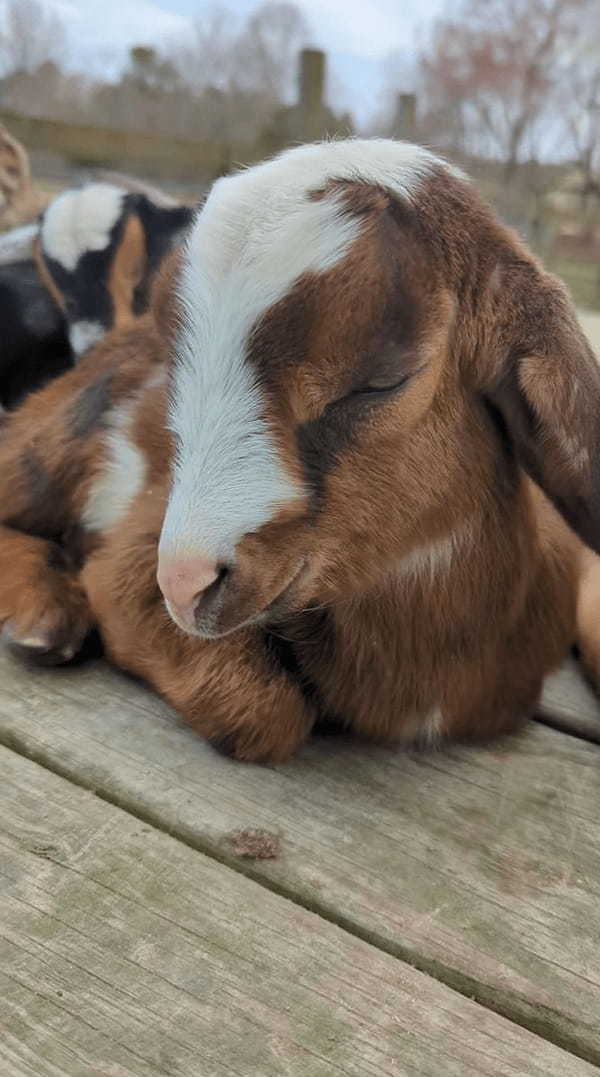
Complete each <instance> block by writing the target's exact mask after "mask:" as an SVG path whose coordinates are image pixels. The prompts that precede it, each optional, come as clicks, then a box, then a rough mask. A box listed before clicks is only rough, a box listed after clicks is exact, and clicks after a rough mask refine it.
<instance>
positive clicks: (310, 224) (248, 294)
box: [161, 140, 439, 562]
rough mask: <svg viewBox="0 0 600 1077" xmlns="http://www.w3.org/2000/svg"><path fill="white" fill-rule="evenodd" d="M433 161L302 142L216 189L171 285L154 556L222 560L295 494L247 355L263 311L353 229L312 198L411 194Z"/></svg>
mask: <svg viewBox="0 0 600 1077" xmlns="http://www.w3.org/2000/svg"><path fill="white" fill-rule="evenodd" d="M433 164H439V162H437V159H436V158H434V157H433V156H432V155H431V154H429V153H427V152H426V151H425V150H421V149H419V148H418V147H415V146H410V145H408V144H406V143H394V142H387V141H383V140H372V141H371V140H370V141H364V140H352V141H347V142H332V143H321V144H318V145H310V146H302V147H299V148H297V149H294V150H290V151H288V152H286V153H284V154H282V155H281V156H280V157H277V158H275V160H273V161H270V162H267V163H266V164H263V165H259V166H258V167H256V168H252V169H249V170H248V171H246V172H242V173H240V174H238V175H234V176H232V177H228V178H226V179H222V180H219V181H218V182H217V183H216V184H215V185H214V187H213V188H212V191H211V193H210V196H209V198H208V200H207V202H206V204H205V206H204V208H203V209H202V211H201V212H200V214H199V215H198V217H197V219H196V222H195V225H194V227H193V229H192V232H191V235H190V238H189V240H188V243H187V247H186V251H185V257H184V266H183V271H182V277H181V282H180V288H179V300H180V304H179V305H180V316H181V322H182V328H181V332H180V335H179V340H178V344H177V348H176V362H175V368H174V391H173V402H172V409H171V429H172V431H173V433H174V435H175V442H176V446H177V454H176V461H175V466H174V475H173V487H172V494H171V498H170V503H169V507H168V510H167V514H166V517H165V523H164V527H163V533H162V537H161V552H163V553H165V554H168V555H169V556H175V557H177V556H185V555H190V554H192V553H195V552H201V553H202V554H203V555H204V556H207V557H211V558H214V560H216V561H217V562H218V561H226V560H228V559H229V558H230V557H232V555H233V551H234V549H235V546H236V545H237V543H238V542H239V541H240V539H241V538H242V537H243V536H244V535H245V534H248V533H250V532H253V531H256V530H258V528H260V527H261V526H262V525H264V524H265V523H266V522H267V521H268V520H269V519H270V518H271V517H272V516H273V514H274V512H276V510H277V508H278V507H280V506H281V505H282V504H284V503H286V502H289V501H290V500H293V499H294V498H296V497H298V496H300V495H301V494H302V492H303V491H301V490H299V489H298V488H297V487H296V486H295V484H294V483H293V482H292V481H291V479H290V477H289V476H288V475H287V474H286V472H285V471H284V469H283V466H282V464H281V462H280V460H279V459H278V456H277V451H276V448H275V445H274V443H273V439H272V437H271V434H270V431H269V428H268V425H267V423H266V422H265V420H264V418H263V408H264V400H263V398H262V394H261V389H260V386H259V385H258V383H257V380H256V376H255V371H253V369H252V366H251V364H249V363H248V362H247V358H246V352H247V345H248V339H249V335H250V333H251V330H252V327H253V326H254V325H255V324H256V323H257V321H258V319H259V318H260V317H261V315H263V314H264V313H265V312H267V311H268V310H269V309H270V308H271V307H272V306H273V305H274V304H275V303H277V302H278V300H280V299H282V298H283V297H284V296H285V295H286V294H287V293H288V292H289V291H290V289H291V288H292V287H293V285H294V284H295V283H296V282H297V281H298V279H299V278H300V277H301V276H302V275H303V274H305V273H324V272H326V271H327V270H328V269H331V268H332V267H333V266H334V265H336V264H337V263H338V262H340V261H341V260H342V259H343V258H344V257H345V256H346V255H347V253H348V252H349V250H350V248H351V247H352V245H353V244H354V242H355V240H356V239H357V238H358V236H359V234H360V230H361V227H362V225H361V221H360V219H359V218H357V217H352V216H351V215H350V214H348V213H347V212H346V211H345V207H344V203H343V201H342V200H341V197H340V195H339V194H335V193H331V194H329V195H327V196H326V197H322V198H320V199H314V198H311V196H310V195H311V192H314V191H318V190H319V189H322V188H323V187H325V186H326V185H327V183H328V182H329V181H331V180H336V179H350V180H357V181H361V180H362V181H364V182H367V183H370V184H377V185H381V186H385V187H387V188H388V189H392V190H395V191H396V192H397V193H399V194H401V195H402V196H403V197H404V198H410V196H411V194H413V193H414V191H415V189H416V188H417V187H418V185H419V183H420V182H421V181H422V179H423V178H424V177H425V176H426V175H427V174H428V173H429V172H430V171H431V168H432V165H433Z"/></svg>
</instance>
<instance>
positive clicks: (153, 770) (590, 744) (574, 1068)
mask: <svg viewBox="0 0 600 1077" xmlns="http://www.w3.org/2000/svg"><path fill="white" fill-rule="evenodd" d="M585 324H586V329H587V330H588V331H590V326H591V329H592V330H593V328H594V325H595V326H596V328H597V329H598V340H600V318H598V319H597V324H596V322H594V319H593V317H592V319H591V321H590V322H588V323H585ZM590 335H591V336H593V333H592V332H590ZM0 926H1V931H0V936H1V939H0V979H1V981H2V986H1V988H0V1073H1V1074H2V1075H3V1077H21V1075H31V1077H46V1075H48V1077H50V1075H52V1077H87V1075H89V1074H106V1075H107V1077H108V1075H110V1077H130V1075H136V1077H146V1075H149V1077H155V1075H160V1074H169V1075H171V1074H173V1075H181V1077H229V1075H231V1077H272V1075H281V1077H328V1075H332V1077H335V1075H348V1077H388V1075H389V1077H413V1075H414V1077H421V1075H423V1077H471V1075H473V1077H478V1075H486V1077H496V1075H507V1077H517V1075H519V1077H554V1075H556V1077H580V1075H581V1077H584V1075H591V1074H598V1075H600V703H599V701H598V699H597V698H596V696H595V695H594V693H593V692H592V691H591V690H590V688H589V687H588V686H587V685H586V684H585V681H584V680H583V678H582V675H581V673H580V670H579V668H578V667H577V665H576V664H575V662H574V661H573V660H569V662H567V663H566V664H565V666H564V667H563V669H562V670H561V671H560V672H559V673H558V674H556V675H555V676H554V677H552V678H550V679H549V680H548V682H547V685H546V690H545V692H544V696H543V699H542V702H541V704H540V709H539V716H538V718H537V719H536V720H534V721H531V722H530V723H529V724H528V725H527V727H526V728H525V729H524V730H523V731H522V732H521V733H519V734H518V735H515V736H513V737H508V738H505V739H503V740H499V741H497V742H495V743H494V744H492V745H489V746H486V747H465V746H464V745H460V746H458V745H454V746H451V747H449V748H447V749H445V750H441V751H436V752H431V753H417V752H410V751H408V752H407V751H399V750H396V749H390V748H384V747H379V746H374V745H373V744H368V743H365V742H361V741H357V740H353V739H351V738H346V737H326V738H314V739H313V740H312V741H311V742H310V743H309V744H307V745H306V747H305V748H304V749H303V750H302V751H301V752H300V753H299V755H298V756H297V757H296V758H295V759H294V760H292V761H291V762H290V763H288V764H285V765H282V766H249V765H247V764H239V763H235V762H232V761H230V760H227V759H224V758H222V757H220V756H218V755H217V754H216V753H215V752H214V751H213V750H212V749H211V748H210V747H209V746H208V745H207V744H205V743H204V742H203V741H202V740H201V739H200V738H199V737H198V736H196V735H195V734H194V733H193V732H192V731H191V730H190V729H189V728H188V727H187V726H186V725H185V723H184V722H183V721H182V720H181V719H179V718H178V717H177V716H176V715H174V714H173V712H172V711H171V710H170V709H169V708H168V707H167V706H166V705H165V704H164V703H162V702H161V701H160V700H159V699H158V698H157V697H156V696H155V695H153V694H152V693H151V692H150V691H149V690H147V689H145V688H144V687H143V686H142V685H139V684H137V683H136V682H134V681H133V680H131V679H129V678H127V677H126V676H124V675H123V674H121V673H119V672H118V671H116V670H114V669H111V668H110V667H109V666H108V665H107V664H106V663H104V662H103V661H101V660H97V661H94V662H90V663H88V664H86V665H83V666H81V667H79V668H70V669H61V670H49V671H32V670H30V669H26V668H25V667H23V666H22V665H20V664H19V663H18V662H17V661H16V660H15V659H13V658H12V657H11V656H10V655H9V654H8V653H7V652H6V651H5V650H3V649H2V648H1V647H0Z"/></svg>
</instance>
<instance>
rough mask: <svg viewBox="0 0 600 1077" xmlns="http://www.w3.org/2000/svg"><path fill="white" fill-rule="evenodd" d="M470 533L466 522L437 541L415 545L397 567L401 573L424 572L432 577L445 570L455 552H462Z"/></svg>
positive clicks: (415, 573)
mask: <svg viewBox="0 0 600 1077" xmlns="http://www.w3.org/2000/svg"><path fill="white" fill-rule="evenodd" d="M471 534H472V531H471V528H470V526H469V523H468V522H467V523H465V524H463V525H462V526H461V527H459V528H457V529H456V531H452V532H451V533H450V534H449V535H444V537H443V538H441V539H438V540H437V542H429V543H426V544H425V545H423V546H417V548H416V549H415V550H411V552H410V553H409V554H407V555H406V557H403V558H402V560H401V561H400V564H399V566H398V567H399V570H400V573H401V575H402V576H405V575H406V574H414V575H422V574H424V573H426V574H427V575H428V576H430V577H431V578H433V577H434V576H436V575H437V573H438V572H447V570H448V569H449V568H450V566H451V564H452V561H453V559H454V557H455V556H456V554H458V553H461V554H462V553H463V552H464V547H465V545H466V544H468V543H469V541H470V539H471Z"/></svg>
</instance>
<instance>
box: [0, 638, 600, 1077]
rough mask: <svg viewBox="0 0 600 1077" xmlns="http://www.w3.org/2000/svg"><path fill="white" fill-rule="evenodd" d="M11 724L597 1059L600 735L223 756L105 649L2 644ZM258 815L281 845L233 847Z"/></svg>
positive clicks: (160, 820)
mask: <svg viewBox="0 0 600 1077" xmlns="http://www.w3.org/2000/svg"><path fill="white" fill-rule="evenodd" d="M0 684H1V685H2V689H1V691H0V738H1V739H2V740H3V741H4V743H7V744H9V745H13V746H15V747H16V748H17V749H18V750H20V751H22V752H24V753H25V754H28V755H30V756H31V757H32V758H35V759H37V760H39V761H40V762H43V763H44V764H45V765H47V766H49V767H51V768H54V769H56V770H57V771H59V772H60V773H63V774H65V775H67V776H70V777H71V778H72V779H74V780H76V781H77V782H79V783H81V784H82V785H84V786H86V787H88V788H91V789H94V790H98V792H100V793H102V795H103V796H105V797H106V798H108V799H110V800H111V801H112V802H114V803H117V804H121V805H123V806H125V807H127V808H128V809H129V810H131V811H133V812H135V813H137V814H138V815H139V816H141V817H143V818H144V819H146V820H149V821H150V822H152V823H153V824H156V825H158V826H160V827H162V828H163V829H165V830H168V831H170V832H172V833H173V834H175V835H177V836H179V837H180V838H182V839H183V840H184V841H186V842H188V843H189V844H190V845H192V846H194V847H196V848H198V849H201V850H204V851H207V852H209V853H210V854H211V855H212V856H215V857H217V858H218V859H220V860H222V861H223V862H224V863H227V864H231V865H233V866H235V867H236V868H237V869H238V870H239V871H242V872H245V873H246V874H249V875H251V876H252V877H254V878H256V879H259V880H261V881H262V882H263V883H264V884H266V885H267V886H269V887H271V888H273V889H275V890H276V891H277V892H280V893H283V894H286V895H289V896H290V897H291V898H293V900H294V901H295V902H298V903H299V904H302V905H303V906H305V907H307V908H310V909H314V910H316V911H318V912H319V913H320V914H321V915H322V916H324V917H327V918H329V919H330V920H331V921H335V922H336V923H338V924H341V925H342V926H345V927H347V928H348V929H349V930H351V931H352V932H353V933H355V934H357V935H360V936H361V937H363V938H364V939H366V940H368V941H370V942H372V943H373V944H375V945H377V946H378V947H380V948H382V949H384V950H386V951H388V952H390V953H392V954H395V955H397V956H399V957H401V958H403V959H404V960H406V961H408V962H410V963H411V964H413V965H415V966H416V967H418V968H421V969H423V970H425V971H428V972H431V973H432V974H433V975H435V976H436V978H438V979H439V980H442V981H444V982H445V983H447V984H449V985H450V986H452V987H456V988H457V989H459V990H460V991H462V992H463V993H464V994H465V995H470V996H472V997H474V998H475V999H477V1000H478V1001H482V1002H484V1003H485V1004H486V1005H489V1006H490V1007H492V1008H494V1009H496V1010H497V1011H499V1012H501V1013H504V1014H505V1015H508V1016H509V1017H511V1018H514V1019H516V1020H517V1021H518V1022H520V1023H522V1024H524V1025H526V1026H527V1027H528V1028H530V1029H531V1030H532V1031H535V1032H536V1033H538V1034H540V1035H543V1036H544V1037H546V1038H548V1039H551V1040H553V1041H554V1042H555V1043H558V1044H560V1045H561V1046H564V1047H566V1048H568V1049H569V1050H572V1051H573V1052H574V1053H576V1054H579V1055H581V1057H583V1058H586V1059H588V1060H589V1061H592V1062H594V1063H598V1062H599V1061H600V912H599V908H600V823H599V820H600V748H599V747H598V746H596V745H593V744H590V743H588V742H586V741H583V740H578V739H576V738H574V737H570V736H567V735H565V734H562V733H559V732H556V731H555V730H553V729H549V728H546V727H544V726H541V725H538V724H537V723H531V725H530V727H529V728H528V730H527V732H526V733H524V734H523V735H522V736H520V737H517V738H513V739H512V740H504V741H502V742H500V743H498V744H497V745H495V746H493V747H490V748H485V749H484V748H469V749H467V748H455V749H453V750H452V751H450V752H447V753H444V754H441V753H440V754H438V755H429V756H421V757H419V756H411V755H408V754H401V753H397V752H393V751H388V750H385V749H382V748H377V747H373V746H372V745H371V746H369V745H366V744H356V743H351V742H347V741H344V740H339V739H331V738H329V739H325V740H321V741H315V742H314V743H312V744H311V745H309V746H308V747H307V748H306V749H305V750H304V751H303V753H302V754H301V755H300V756H299V758H297V759H296V760H295V761H293V762H292V763H290V764H288V765H286V766H283V767H251V766H244V765H240V764H235V763H232V762H230V761H227V760H224V759H222V758H220V757H219V756H217V755H216V754H215V753H214V752H212V751H211V750H210V749H209V748H208V747H207V746H206V745H205V744H204V743H203V742H202V741H201V740H199V739H198V738H197V737H196V736H195V735H194V734H193V733H192V732H191V731H190V730H189V729H187V728H186V727H184V725H183V724H182V723H181V722H179V721H178V719H177V718H176V717H174V716H173V714H172V713H171V712H170V711H169V710H168V708H167V707H165V706H163V705H162V704H161V703H160V702H159V701H158V700H157V699H156V698H155V697H154V696H152V695H150V693H147V692H146V691H145V690H144V689H143V688H141V687H139V686H138V685H136V684H134V683H133V682H131V681H129V680H128V679H126V678H124V677H122V676H121V675H119V674H117V673H115V672H112V671H109V670H107V669H106V668H105V667H104V666H103V665H102V664H99V665H97V666H92V667H88V668H84V669H80V670H74V671H72V672H67V671H62V672H57V671H54V672H48V673H37V674H29V673H27V672H26V671H24V670H23V669H22V668H20V667H19V666H18V665H16V664H14V663H13V662H12V661H11V660H10V659H9V657H8V656H7V655H6V654H4V653H1V654H0ZM245 828H253V829H254V828H259V829H264V830H265V831H267V832H268V833H269V834H273V835H275V836H276V837H277V838H278V839H279V841H280V845H281V856H280V857H279V859H275V860H263V861H252V860H246V859H242V858H240V857H238V856H236V853H235V851H234V849H235V847H234V846H233V845H232V843H231V840H230V838H231V834H232V832H233V831H237V830H239V829H242V830H243V829H245Z"/></svg>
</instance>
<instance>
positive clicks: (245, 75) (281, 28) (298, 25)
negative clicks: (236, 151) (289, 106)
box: [235, 3, 309, 102]
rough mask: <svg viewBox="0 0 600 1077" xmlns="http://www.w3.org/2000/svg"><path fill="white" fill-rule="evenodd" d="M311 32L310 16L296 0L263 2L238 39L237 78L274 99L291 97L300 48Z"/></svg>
mask: <svg viewBox="0 0 600 1077" xmlns="http://www.w3.org/2000/svg"><path fill="white" fill-rule="evenodd" d="M308 36H309V30H308V24H307V22H306V19H305V18H304V16H303V14H302V12H301V11H300V9H299V8H298V7H296V5H295V4H291V3H266V4H263V5H262V7H260V8H259V9H258V11H256V12H255V13H254V15H252V16H251V17H250V19H249V20H248V23H247V25H246V27H245V29H244V31H243V32H242V34H241V35H240V37H239V39H238V41H237V44H236V49H235V54H236V61H237V62H236V77H235V81H236V82H237V83H238V85H241V86H246V87H251V88H252V89H253V90H260V91H262V92H264V93H265V95H266V96H267V97H269V98H270V99H271V100H272V101H273V102H281V101H286V100H289V98H290V94H291V91H292V87H293V86H294V84H295V78H296V61H297V56H298V52H299V51H300V49H301V48H302V47H303V46H304V45H306V43H307V39H308Z"/></svg>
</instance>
